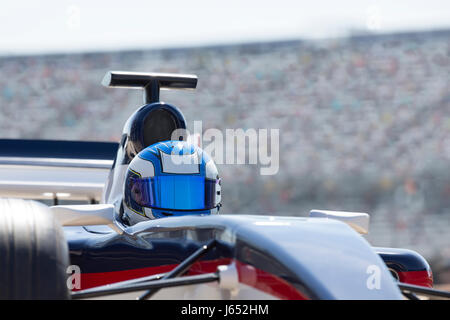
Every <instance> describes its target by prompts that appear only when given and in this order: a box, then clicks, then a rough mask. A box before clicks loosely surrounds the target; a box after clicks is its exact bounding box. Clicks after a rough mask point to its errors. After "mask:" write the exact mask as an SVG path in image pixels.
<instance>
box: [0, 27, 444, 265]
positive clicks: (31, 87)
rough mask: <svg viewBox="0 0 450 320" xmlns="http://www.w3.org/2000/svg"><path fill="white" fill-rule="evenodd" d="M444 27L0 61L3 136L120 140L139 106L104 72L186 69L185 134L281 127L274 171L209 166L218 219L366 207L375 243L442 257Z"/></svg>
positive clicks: (181, 98) (181, 102)
mask: <svg viewBox="0 0 450 320" xmlns="http://www.w3.org/2000/svg"><path fill="white" fill-rule="evenodd" d="M449 39H450V30H449V31H445V30H444V31H441V32H428V33H427V32H424V33H414V34H394V35H383V36H364V37H362V36H361V37H349V38H340V39H328V40H314V41H300V40H299V41H288V42H273V43H254V44H241V45H229V46H216V47H199V48H184V49H161V50H143V51H129V52H103V53H89V54H88V53H86V54H66V55H44V56H23V57H2V58H0V137H2V138H32V139H36V138H42V139H68V140H69V139H77V140H112V141H118V140H119V138H120V135H121V128H122V126H123V124H124V121H125V120H126V119H127V117H128V116H129V115H130V114H131V112H133V111H134V110H135V109H136V108H137V107H138V106H139V105H141V104H142V95H141V94H139V93H137V92H136V91H133V90H122V89H109V88H103V87H102V86H101V85H100V81H101V79H102V77H103V75H104V74H105V73H106V71H108V70H130V71H155V72H174V73H193V74H197V75H198V77H199V82H198V87H197V90H196V91H193V92H184V91H181V92H178V91H177V92H176V91H162V92H161V98H162V100H164V101H167V102H170V103H172V104H174V105H176V106H178V107H179V108H180V109H181V110H182V112H183V113H184V115H185V117H186V119H187V121H188V127H189V128H190V129H192V126H193V121H194V120H202V121H203V130H206V129H208V128H218V129H220V130H223V131H225V129H228V128H231V129H235V128H242V129H244V130H246V129H248V128H255V129H260V128H265V129H271V128H274V129H279V130H280V131H279V132H280V146H279V152H280V169H279V171H278V173H277V174H276V175H273V176H261V175H260V174H259V172H260V171H259V166H258V165H219V170H220V172H221V175H222V178H223V191H224V192H223V193H224V195H223V202H224V206H223V208H222V209H223V212H224V213H258V214H287V215H296V216H305V215H307V214H308V212H309V210H310V209H313V208H316V209H320V208H322V209H335V210H347V211H363V212H368V213H370V214H371V216H372V223H373V231H372V232H371V234H370V235H369V238H370V239H371V240H373V241H375V242H376V243H375V244H378V245H385V246H389V245H398V246H407V247H411V248H420V249H423V250H428V251H426V252H429V254H430V255H432V254H435V252H434V251H433V252H432V251H430V250H432V249H430V248H436V247H438V248H439V250H440V251H439V252H440V254H444V255H446V256H447V257H450V236H449V235H448V234H450V233H449V232H448V230H449V228H450V86H449V83H450V82H449V79H450V78H449V77H450V41H449Z"/></svg>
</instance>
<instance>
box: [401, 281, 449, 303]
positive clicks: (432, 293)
mask: <svg viewBox="0 0 450 320" xmlns="http://www.w3.org/2000/svg"><path fill="white" fill-rule="evenodd" d="M398 287H399V288H400V290H401V292H402V293H403V295H405V296H406V297H407V298H409V299H412V300H414V299H417V297H416V295H415V293H417V294H419V295H424V296H428V297H440V298H447V299H450V292H449V291H442V290H436V289H432V288H426V287H422V286H415V285H412V284H406V283H399V284H398Z"/></svg>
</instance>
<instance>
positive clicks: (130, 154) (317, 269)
mask: <svg viewBox="0 0 450 320" xmlns="http://www.w3.org/2000/svg"><path fill="white" fill-rule="evenodd" d="M103 84H104V85H105V86H109V87H127V88H143V89H144V102H145V105H143V106H142V107H140V108H139V109H138V110H137V111H136V112H134V113H133V114H132V115H131V117H130V118H129V119H128V121H127V122H126V124H125V126H124V129H123V134H122V138H121V141H120V143H119V144H116V143H106V142H105V143H102V142H98V143H97V142H74V141H66V142H62V141H33V140H1V141H0V145H1V147H0V156H1V157H0V172H1V178H0V194H1V195H2V196H4V197H7V198H5V199H0V256H1V257H2V259H0V298H2V299H65V298H72V299H87V298H96V297H104V298H136V297H139V298H140V299H148V298H150V297H153V298H155V299H404V298H405V297H406V298H409V299H417V298H418V296H426V297H429V296H438V297H447V298H449V297H450V293H448V292H443V291H438V290H434V289H432V285H433V280H432V274H431V269H430V267H429V265H428V263H427V262H426V261H425V259H424V258H423V257H422V256H420V255H419V254H418V253H416V252H414V251H411V250H406V249H393V248H377V247H372V246H370V245H369V243H368V242H367V241H366V240H365V239H364V238H363V236H361V234H364V233H367V232H368V227H369V215H367V214H365V213H355V212H335V211H324V210H312V211H311V212H310V217H308V218H306V217H283V216H258V215H239V214H230V215H219V214H217V215H208V216H197V215H187V216H177V217H166V218H160V219H154V220H148V221H143V222H140V223H137V224H134V225H131V226H130V225H128V224H127V223H125V222H124V219H123V210H122V203H123V201H122V200H123V199H122V197H123V194H122V188H123V185H124V179H125V174H126V172H127V168H128V165H129V164H130V162H131V161H132V160H133V158H134V157H135V156H136V155H137V154H138V153H139V152H140V151H142V150H143V149H145V148H146V147H148V146H151V145H153V144H155V143H157V142H160V141H166V140H171V136H172V133H173V132H174V131H175V130H176V129H185V128H186V121H185V119H184V116H183V114H182V113H181V112H180V110H179V109H178V108H176V107H175V106H173V105H170V104H166V103H163V102H160V101H159V90H160V89H194V88H195V87H196V84H197V77H196V76H193V75H179V74H156V73H132V72H109V73H107V75H106V76H105V78H104V80H103ZM184 138H185V137H183V136H180V137H179V139H180V140H182V139H184ZM107 172H108V177H107V179H106V176H105V174H106V173H107ZM103 179H106V184H104V181H102V180H103ZM49 197H50V199H52V200H53V205H52V206H50V207H48V206H46V205H44V204H42V203H38V202H37V201H32V200H23V199H12V198H26V199H48V198H49ZM82 199H89V201H90V204H70V205H62V204H60V202H62V201H66V200H71V201H72V202H73V203H75V202H76V201H79V200H82Z"/></svg>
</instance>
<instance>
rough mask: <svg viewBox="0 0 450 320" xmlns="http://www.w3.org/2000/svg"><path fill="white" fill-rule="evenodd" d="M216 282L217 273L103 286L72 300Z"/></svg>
mask: <svg viewBox="0 0 450 320" xmlns="http://www.w3.org/2000/svg"><path fill="white" fill-rule="evenodd" d="M215 281H219V274H218V273H217V272H213V273H205V274H200V275H195V276H186V277H180V278H171V279H161V280H154V281H145V282H138V283H132V284H128V285H124V286H111V287H109V288H105V287H106V286H101V287H99V288H92V289H86V290H82V291H78V292H74V293H72V299H87V298H96V297H101V296H107V295H113V294H119V293H127V292H135V291H141V290H158V289H162V288H170V287H178V286H187V285H191V284H199V283H208V282H215Z"/></svg>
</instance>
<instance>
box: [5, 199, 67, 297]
mask: <svg viewBox="0 0 450 320" xmlns="http://www.w3.org/2000/svg"><path fill="white" fill-rule="evenodd" d="M68 265H69V253H68V246H67V242H66V240H65V238H64V233H63V231H62V228H61V226H60V225H59V224H58V223H57V222H56V220H55V218H54V217H53V215H52V214H51V212H50V210H49V208H48V207H47V206H46V205H44V204H41V203H39V202H36V201H30V200H28V201H27V200H20V199H0V299H23V300H28V299H42V300H44V299H54V300H56V299H69V298H70V292H69V289H68V287H67V284H66V281H67V279H68V276H69V275H68V274H67V273H66V272H67V267H68Z"/></svg>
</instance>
